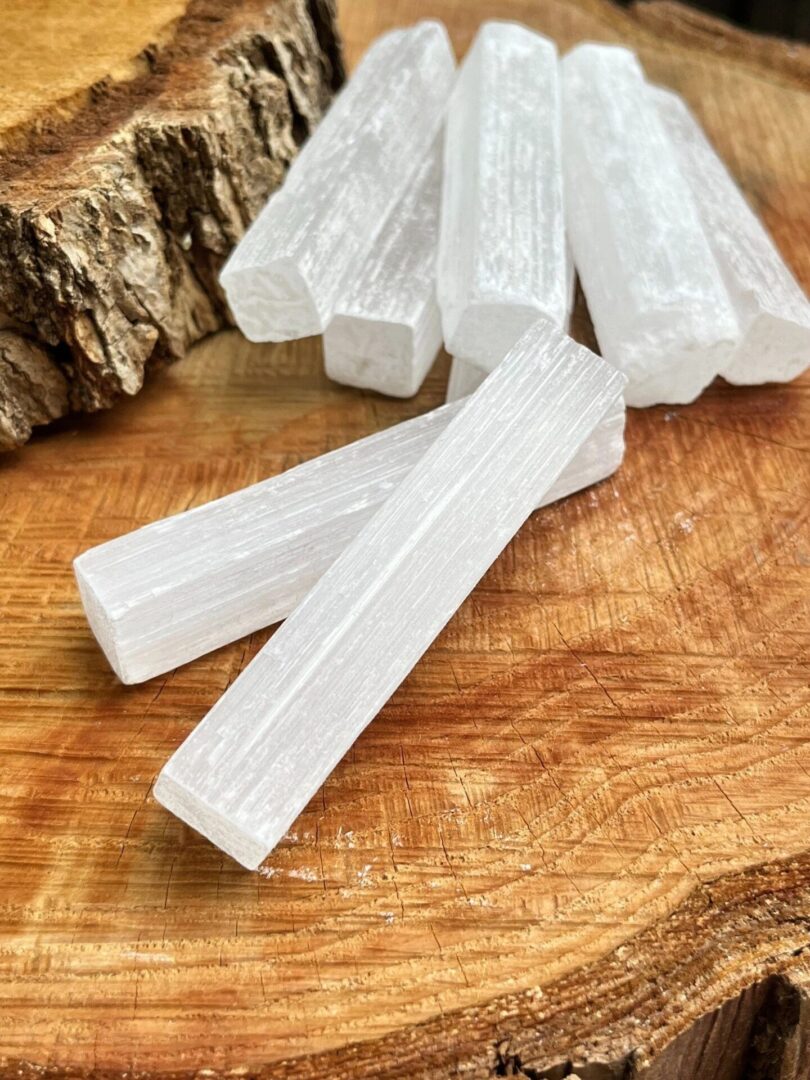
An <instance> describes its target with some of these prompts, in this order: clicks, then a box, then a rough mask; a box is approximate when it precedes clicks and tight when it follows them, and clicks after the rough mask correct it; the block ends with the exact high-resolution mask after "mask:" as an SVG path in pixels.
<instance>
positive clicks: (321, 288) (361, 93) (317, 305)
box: [221, 22, 455, 341]
mask: <svg viewBox="0 0 810 1080" xmlns="http://www.w3.org/2000/svg"><path fill="white" fill-rule="evenodd" d="M454 77H455V61H454V59H453V54H452V50H451V48H450V42H449V41H448V38H447V33H446V31H445V29H444V27H443V26H442V25H441V23H438V22H422V23H419V24H418V25H417V26H415V27H413V28H412V29H409V30H395V31H393V32H392V33H390V34H386V35H384V36H383V37H381V38H379V39H378V40H377V41H376V42H375V43H374V44H373V45H372V46H371V48H370V49H369V50H368V52H367V53H366V55H365V56H364V58H363V60H362V61H361V63H360V65H359V67H358V68H357V70H356V72H355V74H354V76H353V77H352V78H351V79H350V81H349V82H348V83H347V85H346V86H345V87H344V89H343V90H342V91H341V92H340V94H338V96H337V98H336V99H335V101H334V103H333V104H332V107H331V108H330V109H329V111H328V112H327V114H326V116H325V117H324V119H323V120H322V121H321V123H320V124H319V126H318V127H317V128H316V130H315V132H314V133H313V135H312V136H311V138H310V139H309V141H308V142H307V143H306V144H305V145H304V147H303V149H302V150H301V152H300V154H299V155H298V157H297V158H296V160H295V161H294V162H293V164H292V166H291V168H290V171H289V173H288V174H287V179H286V180H285V182H284V184H283V186H282V187H281V188H280V189H279V191H277V192H276V193H275V194H274V195H272V196H271V197H270V200H269V201H268V203H267V205H266V206H265V208H264V209H263V210H262V212H261V213H260V214H259V216H258V217H257V218H256V220H255V221H254V222H253V224H252V225H251V227H250V228H249V229H248V231H247V233H246V234H245V236H244V237H243V239H242V241H241V242H240V243H239V244H238V245H237V247H236V250H235V251H234V252H233V254H232V255H231V257H230V259H229V260H228V262H227V263H226V265H225V267H224V268H223V270H222V274H221V281H222V285H223V287H224V289H225V292H226V294H227V297H228V303H229V304H230V307H231V310H232V311H233V313H234V316H235V317H236V321H237V323H238V324H239V327H240V329H241V330H242V331H243V333H244V334H245V336H246V337H248V338H250V339H251V341H288V340H289V339H291V338H299V337H306V336H307V335H309V334H320V333H322V332H323V330H324V329H325V328H326V325H327V323H328V321H329V319H330V318H331V315H332V311H333V309H334V306H335V303H336V301H337V299H338V297H339V296H340V295H341V293H342V292H343V290H344V289H345V288H346V287H347V286H348V285H349V284H350V282H351V281H352V279H353V277H354V275H355V274H356V273H357V271H358V270H359V268H360V266H361V264H362V262H363V260H364V259H365V257H366V255H367V254H368V253H369V251H370V250H371V247H372V245H373V243H374V241H375V239H376V237H377V234H378V232H379V230H380V227H381V226H382V224H383V222H384V221H385V219H386V217H387V216H388V214H389V212H390V211H391V208H392V207H393V206H394V205H395V204H396V203H397V202H398V201H399V199H400V197H401V196H402V194H403V192H404V191H405V190H406V188H407V187H408V185H409V184H410V181H411V178H412V176H413V173H414V171H415V169H416V168H417V167H418V165H419V163H420V162H421V161H422V160H423V158H424V156H425V154H426V153H427V151H428V148H429V147H430V145H431V144H432V142H433V140H434V138H435V137H436V134H437V132H438V131H439V128H440V126H441V122H442V117H443V114H444V110H445V107H446V104H447V99H448V96H449V94H450V89H451V86H452V82H453V79H454Z"/></svg>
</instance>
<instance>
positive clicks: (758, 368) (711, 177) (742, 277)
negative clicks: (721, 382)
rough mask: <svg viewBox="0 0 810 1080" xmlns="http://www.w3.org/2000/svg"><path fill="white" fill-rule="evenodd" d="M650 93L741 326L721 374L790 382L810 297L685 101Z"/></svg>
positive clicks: (807, 355) (806, 343) (807, 326)
mask: <svg viewBox="0 0 810 1080" xmlns="http://www.w3.org/2000/svg"><path fill="white" fill-rule="evenodd" d="M650 93H651V94H652V97H653V101H654V102H655V104H656V106H657V108H658V112H659V114H660V115H661V117H662V118H663V121H664V124H665V126H666V128H667V131H668V132H669V135H670V138H671V139H672V143H673V145H674V147H675V152H676V154H677V157H678V161H679V163H680V166H681V171H682V172H683V175H684V177H685V178H686V180H687V182H688V183H689V186H690V187H691V189H692V194H693V195H694V198H695V202H696V203H697V208H698V212H699V213H700V216H701V218H702V220H703V225H704V227H705V230H706V235H707V237H708V239H709V244H710V245H711V248H712V251H713V252H714V256H715V259H716V260H717V265H718V266H719V268H720V273H721V274H722V276H723V280H724V282H725V284H726V288H727V289H728V293H729V296H730V297H731V300H732V302H733V304H734V306H735V308H736V310H737V317H738V319H739V321H740V326H741V328H742V338H741V340H740V342H739V344H738V345H737V347H736V348H735V350H734V352H733V353H732V356H731V359H730V361H729V362H728V364H727V365H726V367H724V368H723V371H722V374H723V376H724V377H725V378H726V379H728V380H729V382H732V383H738V384H750V383H763V382H771V381H774V382H788V381H790V379H794V378H795V377H796V376H797V375H800V374H801V372H802V371H804V369H805V368H806V367H807V366H808V365H809V364H810V304H808V302H807V298H806V297H805V295H804V293H803V292H802V289H801V286H800V285H799V283H798V282H797V281H796V279H795V278H794V276H793V274H792V273H791V272H790V270H789V269H788V267H787V266H786V265H785V261H784V259H783V258H782V256H781V255H780V254H779V251H778V250H777V248H776V245H775V244H774V242H773V240H772V239H771V237H770V236H769V235H768V233H767V231H766V230H765V228H764V226H763V225H762V222H761V221H760V220H759V218H758V217H757V216H756V214H755V213H754V212H753V210H752V209H751V207H750V206H749V205H748V203H747V202H746V200H745V198H744V197H743V194H742V192H741V191H740V189H739V188H738V187H737V185H736V184H735V182H734V180H733V179H732V177H731V174H730V173H729V171H728V169H727V168H726V167H725V165H724V164H723V162H722V161H721V160H720V158H719V157H718V156H717V153H716V152H715V150H714V148H713V147H712V145H711V143H710V142H709V140H708V139H707V138H706V136H705V134H704V133H703V130H702V128H701V126H700V124H699V123H698V122H697V120H696V119H695V118H694V116H693V115H692V113H691V112H690V111H689V109H688V108H687V106H686V103H685V102H684V101H683V100H682V98H680V97H679V96H678V95H677V94H673V93H670V92H669V91H667V90H661V89H658V88H657V87H651V88H650Z"/></svg>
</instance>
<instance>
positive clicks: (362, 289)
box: [323, 137, 442, 397]
mask: <svg viewBox="0 0 810 1080" xmlns="http://www.w3.org/2000/svg"><path fill="white" fill-rule="evenodd" d="M441 188H442V139H441V137H437V139H436V140H435V141H434V143H433V146H432V147H431V148H430V150H429V152H428V154H427V156H426V158H425V160H424V161H423V163H422V166H421V168H420V169H419V172H418V173H417V174H416V177H415V179H414V182H413V184H412V186H411V187H410V188H409V189H408V190H407V191H406V192H405V194H404V195H403V197H402V198H401V199H400V201H399V202H398V203H397V205H396V206H395V207H394V209H393V210H392V212H391V214H390V216H389V218H388V220H387V221H386V223H385V225H384V226H383V229H382V232H381V233H380V236H379V238H378V240H377V243H376V244H375V245H374V247H373V248H372V250H371V253H370V255H369V256H368V258H367V259H366V261H365V263H364V264H363V266H362V267H361V269H360V272H359V274H358V275H357V277H356V278H355V280H354V282H353V283H352V286H351V288H350V289H349V291H348V293H347V294H346V295H345V296H342V297H341V298H340V300H339V301H338V304H337V306H336V308H335V314H334V315H333V317H332V321H331V322H330V323H329V326H328V327H327V328H326V333H325V334H324V338H323V350H324V359H325V362H326V374H327V375H329V377H330V378H332V379H335V380H336V381H337V382H340V383H346V384H347V385H348V386H359V387H361V388H364V389H369V390H377V391H379V392H380V393H381V394H390V395H391V396H392V397H412V396H413V395H414V394H415V393H416V392H417V390H418V389H419V387H420V386H421V385H422V382H423V380H424V378H425V375H427V373H428V370H429V369H430V366H431V364H432V363H433V361H434V360H435V359H436V354H437V353H438V351H439V349H440V348H441V344H442V328H441V318H440V316H439V305H438V303H437V301H436V245H437V243H438V233H439V200H440V197H441Z"/></svg>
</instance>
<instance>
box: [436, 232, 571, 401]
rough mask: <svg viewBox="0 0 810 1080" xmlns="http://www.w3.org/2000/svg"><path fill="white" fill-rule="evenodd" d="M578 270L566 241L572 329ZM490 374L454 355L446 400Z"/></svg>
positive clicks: (568, 322)
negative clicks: (575, 267)
mask: <svg viewBox="0 0 810 1080" xmlns="http://www.w3.org/2000/svg"><path fill="white" fill-rule="evenodd" d="M576 279H577V275H576V270H575V269H574V258H573V255H572V254H571V246H570V244H568V243H567V242H566V245H565V294H566V313H565V328H566V330H569V329H570V326H571V316H572V314H573V312H574V301H575V299H576ZM488 374H489V372H488V370H487V369H486V368H482V367H479V365H478V364H476V363H475V362H474V361H472V360H465V359H464V358H463V357H461V356H454V357H452V358H451V360H450V375H449V377H448V380H447V392H446V394H445V397H444V400H445V401H448V402H449V401H458V400H460V399H461V398H463V397H468V396H469V395H470V394H473V393H475V391H476V390H477V389H478V387H479V386H480V385H481V383H482V382H483V381H484V379H485V378H486V377H487V375H488Z"/></svg>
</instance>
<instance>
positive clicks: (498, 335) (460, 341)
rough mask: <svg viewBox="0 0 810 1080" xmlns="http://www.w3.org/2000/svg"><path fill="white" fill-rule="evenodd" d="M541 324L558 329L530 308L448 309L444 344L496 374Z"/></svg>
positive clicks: (499, 302) (489, 305) (507, 305)
mask: <svg viewBox="0 0 810 1080" xmlns="http://www.w3.org/2000/svg"><path fill="white" fill-rule="evenodd" d="M538 320H545V321H547V322H548V323H549V325H550V326H558V327H559V323H558V322H557V320H556V319H548V318H547V316H546V315H545V314H544V313H543V312H541V311H538V310H537V308H535V307H531V306H530V305H528V304H520V303H515V304H512V303H504V302H503V301H502V300H497V301H495V302H493V303H486V302H474V303H469V304H467V305H466V306H465V307H464V308H463V309H456V308H453V307H447V306H445V309H444V311H443V317H442V325H443V329H444V341H445V346H446V348H447V351H448V352H449V353H452V355H453V356H463V357H465V358H467V359H469V360H471V361H472V362H473V363H475V364H476V365H477V366H478V367H480V368H482V369H483V370H484V371H494V370H495V368H496V367H497V366H498V364H499V363H500V361H501V358H502V357H504V356H506V354H507V353H508V352H509V350H510V349H511V348H512V347H513V346H514V344H515V342H517V341H519V340H520V338H521V337H523V335H524V334H525V333H526V331H527V330H528V329H529V327H530V326H532V325H533V324H534V323H536V322H537V321H538Z"/></svg>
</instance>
